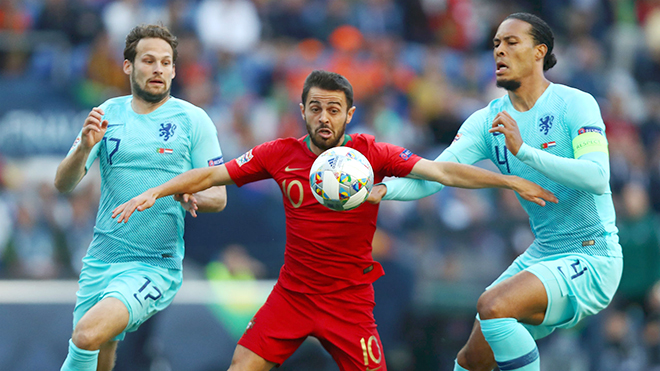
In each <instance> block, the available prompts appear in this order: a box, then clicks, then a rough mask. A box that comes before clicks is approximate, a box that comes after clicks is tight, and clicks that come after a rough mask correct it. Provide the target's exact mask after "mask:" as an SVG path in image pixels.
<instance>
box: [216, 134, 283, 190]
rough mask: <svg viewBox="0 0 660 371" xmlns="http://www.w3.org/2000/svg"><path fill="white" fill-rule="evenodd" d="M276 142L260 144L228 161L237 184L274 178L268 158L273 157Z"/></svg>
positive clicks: (228, 167) (230, 172)
mask: <svg viewBox="0 0 660 371" xmlns="http://www.w3.org/2000/svg"><path fill="white" fill-rule="evenodd" d="M274 147H275V142H266V143H263V144H260V145H258V146H256V147H254V148H252V149H251V150H249V151H247V152H245V153H244V154H242V155H241V156H240V157H238V158H235V159H233V160H231V161H229V162H228V163H227V165H226V166H227V171H228V172H229V176H230V177H231V180H233V181H234V183H236V185H237V186H239V187H240V186H242V185H244V184H246V183H251V182H256V181H257V180H262V179H268V178H272V175H271V173H270V171H269V169H268V168H269V167H268V159H270V158H273V156H271V154H272V153H273V150H274Z"/></svg>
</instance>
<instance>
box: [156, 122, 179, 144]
mask: <svg viewBox="0 0 660 371" xmlns="http://www.w3.org/2000/svg"><path fill="white" fill-rule="evenodd" d="M176 128H177V126H176V124H173V123H171V122H164V123H162V124H160V129H158V136H159V137H161V138H162V139H163V142H167V141H169V140H170V139H172V138H174V136H175V133H176Z"/></svg>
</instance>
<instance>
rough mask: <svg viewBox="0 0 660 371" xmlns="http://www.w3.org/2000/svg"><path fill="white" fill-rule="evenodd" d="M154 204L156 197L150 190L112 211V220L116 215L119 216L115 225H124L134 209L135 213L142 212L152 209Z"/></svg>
mask: <svg viewBox="0 0 660 371" xmlns="http://www.w3.org/2000/svg"><path fill="white" fill-rule="evenodd" d="M154 202H156V195H154V194H153V193H152V192H151V190H148V191H146V192H144V193H142V194H140V195H138V196H135V197H133V198H131V199H130V200H129V201H128V202H126V203H123V204H121V205H119V206H117V207H116V208H115V209H114V210H113V211H112V218H113V219H114V218H116V217H117V215H119V218H117V223H121V222H124V223H126V222H128V218H130V217H131V215H132V214H133V212H134V211H135V210H136V209H137V211H144V210H146V209H148V208H150V207H152V206H153V205H154Z"/></svg>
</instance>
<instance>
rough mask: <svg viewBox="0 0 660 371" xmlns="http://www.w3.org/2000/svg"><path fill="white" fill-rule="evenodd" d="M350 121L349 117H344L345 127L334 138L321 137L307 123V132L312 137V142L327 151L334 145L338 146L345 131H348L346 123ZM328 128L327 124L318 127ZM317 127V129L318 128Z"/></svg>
mask: <svg viewBox="0 0 660 371" xmlns="http://www.w3.org/2000/svg"><path fill="white" fill-rule="evenodd" d="M347 121H348V117H346V118H345V119H344V126H343V129H342V130H341V133H339V135H337V136H336V137H334V138H331V139H328V140H324V139H322V138H320V137H318V136H317V134H316V132H314V133H312V128H311V127H310V125H309V124H306V125H307V133H308V134H309V138H310V139H311V141H312V143H313V144H314V145H315V146H316V147H318V148H319V149H321V150H323V151H325V150H328V149H330V148H333V147H337V146H338V145H339V144H340V143H341V141H342V140H343V139H344V133H346V123H347ZM323 128H326V127H325V126H322V127H319V128H318V129H323ZM318 129H317V130H318Z"/></svg>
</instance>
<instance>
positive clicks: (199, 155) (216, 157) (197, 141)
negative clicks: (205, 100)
mask: <svg viewBox="0 0 660 371" xmlns="http://www.w3.org/2000/svg"><path fill="white" fill-rule="evenodd" d="M192 118H193V130H192V153H191V156H190V158H191V161H192V167H193V168H200V167H208V166H216V165H220V164H222V163H224V161H223V158H222V150H221V149H220V143H219V142H218V131H217V129H216V128H215V125H214V124H213V121H212V120H211V118H210V117H209V115H208V114H207V113H206V112H205V111H204V110H203V109H201V108H197V109H196V110H195V111H194V114H193V115H192Z"/></svg>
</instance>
